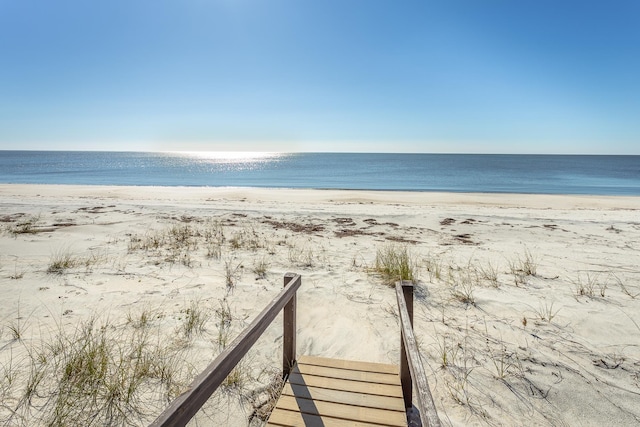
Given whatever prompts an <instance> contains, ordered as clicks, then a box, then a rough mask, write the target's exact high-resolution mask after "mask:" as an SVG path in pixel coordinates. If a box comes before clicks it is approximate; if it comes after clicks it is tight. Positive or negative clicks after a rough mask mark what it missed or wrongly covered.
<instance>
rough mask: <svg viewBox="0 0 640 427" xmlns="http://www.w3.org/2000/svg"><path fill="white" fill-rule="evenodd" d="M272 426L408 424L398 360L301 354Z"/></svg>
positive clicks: (281, 397) (272, 415)
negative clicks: (382, 361) (383, 361)
mask: <svg viewBox="0 0 640 427" xmlns="http://www.w3.org/2000/svg"><path fill="white" fill-rule="evenodd" d="M267 425H268V426H307V427H311V426H324V427H331V426H336V427H340V426H377V427H380V426H405V427H406V426H407V416H406V412H405V405H404V399H403V394H402V386H401V384H400V376H399V373H398V366H395V365H385V364H380V363H369V362H352V361H347V360H339V359H327V358H322V357H312V356H300V357H299V359H298V361H297V363H296V366H295V367H294V368H293V370H292V371H291V374H290V375H289V378H288V380H287V383H286V384H285V387H284V389H283V391H282V395H281V396H280V399H279V400H278V402H277V404H276V406H275V408H274V410H273V412H272V413H271V417H270V418H269V421H268V423H267Z"/></svg>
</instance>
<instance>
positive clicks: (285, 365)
mask: <svg viewBox="0 0 640 427" xmlns="http://www.w3.org/2000/svg"><path fill="white" fill-rule="evenodd" d="M294 276H295V274H293V273H287V274H285V275H284V286H285V288H286V287H287V286H290V284H291V283H292V282H291V279H292V278H293V277H294ZM283 314H284V316H283V317H284V331H283V346H282V378H286V377H287V376H289V373H290V372H291V367H292V366H293V365H294V363H295V362H296V294H293V296H292V297H291V299H290V300H289V302H288V303H287V304H286V305H285V306H284V310H283Z"/></svg>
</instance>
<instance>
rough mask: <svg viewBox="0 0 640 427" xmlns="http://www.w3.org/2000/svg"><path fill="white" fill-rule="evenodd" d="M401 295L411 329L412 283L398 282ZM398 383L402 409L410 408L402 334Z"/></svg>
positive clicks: (407, 370) (410, 392)
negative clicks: (402, 399) (402, 398)
mask: <svg viewBox="0 0 640 427" xmlns="http://www.w3.org/2000/svg"><path fill="white" fill-rule="evenodd" d="M400 286H401V287H402V294H403V298H404V301H405V305H406V306H407V313H408V314H409V321H410V322H411V328H413V283H412V282H409V281H406V280H405V281H402V282H400ZM400 383H401V384H402V395H403V396H404V407H405V408H411V405H412V402H411V395H412V390H413V382H412V381H411V372H409V361H408V360H407V349H406V348H405V345H404V339H403V337H402V333H400Z"/></svg>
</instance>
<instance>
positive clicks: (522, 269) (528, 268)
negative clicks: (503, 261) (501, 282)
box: [509, 249, 538, 282]
mask: <svg viewBox="0 0 640 427" xmlns="http://www.w3.org/2000/svg"><path fill="white" fill-rule="evenodd" d="M509 270H510V271H511V274H513V275H514V276H516V275H520V276H535V275H536V274H537V273H538V259H537V258H536V257H535V256H534V255H533V254H532V253H531V251H529V249H525V250H524V254H523V255H518V256H517V257H516V258H515V259H514V260H512V261H509ZM516 282H518V281H517V280H516Z"/></svg>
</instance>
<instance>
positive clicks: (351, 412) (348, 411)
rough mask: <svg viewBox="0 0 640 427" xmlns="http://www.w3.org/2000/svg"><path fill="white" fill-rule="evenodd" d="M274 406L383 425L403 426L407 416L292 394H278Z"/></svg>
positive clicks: (403, 413)
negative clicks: (314, 399)
mask: <svg viewBox="0 0 640 427" xmlns="http://www.w3.org/2000/svg"><path fill="white" fill-rule="evenodd" d="M276 408H280V409H286V410H288V411H300V412H301V413H303V414H311V415H319V416H323V417H328V418H339V419H343V420H351V421H363V422H366V423H372V424H381V425H385V426H398V427H401V426H405V427H406V425H407V417H406V414H405V412H404V411H402V412H397V411H385V410H382V409H375V408H363V407H359V406H350V405H343V404H340V403H333V402H323V401H313V400H310V399H302V398H296V397H293V396H280V399H278V403H277V404H276Z"/></svg>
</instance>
